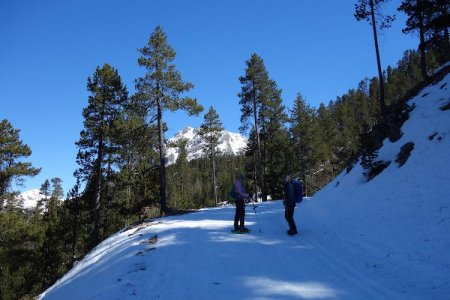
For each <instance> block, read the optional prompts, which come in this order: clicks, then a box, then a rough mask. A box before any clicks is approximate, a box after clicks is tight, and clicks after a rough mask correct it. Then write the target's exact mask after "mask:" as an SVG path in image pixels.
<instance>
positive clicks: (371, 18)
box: [354, 0, 395, 112]
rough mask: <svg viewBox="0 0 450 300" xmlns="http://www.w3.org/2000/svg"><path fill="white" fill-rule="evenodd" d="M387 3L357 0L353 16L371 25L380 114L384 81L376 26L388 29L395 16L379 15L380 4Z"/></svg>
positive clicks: (383, 106)
mask: <svg viewBox="0 0 450 300" xmlns="http://www.w3.org/2000/svg"><path fill="white" fill-rule="evenodd" d="M388 1H389V0H358V3H357V4H355V14H354V16H355V18H356V20H357V21H361V20H366V21H367V22H369V24H370V25H372V31H373V40H374V42H375V52H376V55H377V66H378V78H379V80H380V105H381V111H382V112H384V111H385V107H386V103H385V97H384V79H383V72H382V68H381V58H380V51H379V47H378V33H377V24H378V25H379V28H380V30H381V29H383V28H388V27H390V24H391V22H392V21H393V20H394V19H395V16H389V15H382V14H381V13H380V7H381V4H382V3H384V2H388Z"/></svg>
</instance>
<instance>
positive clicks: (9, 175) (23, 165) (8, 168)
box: [0, 119, 41, 211]
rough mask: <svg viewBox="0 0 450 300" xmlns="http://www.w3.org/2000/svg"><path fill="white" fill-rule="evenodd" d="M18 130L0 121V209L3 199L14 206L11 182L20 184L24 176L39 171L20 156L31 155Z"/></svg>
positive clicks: (4, 120)
mask: <svg viewBox="0 0 450 300" xmlns="http://www.w3.org/2000/svg"><path fill="white" fill-rule="evenodd" d="M19 132H20V130H18V129H14V128H13V127H12V125H11V123H10V122H9V121H8V120H7V119H3V120H2V121H1V122H0V211H2V210H3V207H4V201H5V199H7V200H8V202H10V204H11V207H14V206H15V205H14V193H11V192H10V188H11V185H12V183H13V182H15V183H16V184H18V185H21V184H22V183H23V181H24V178H23V177H25V176H36V175H37V174H39V172H40V171H41V169H40V168H34V167H33V166H32V165H31V163H29V162H22V161H21V159H22V158H26V157H29V156H30V155H31V149H30V147H29V146H28V145H26V144H24V143H23V142H22V140H20V137H19Z"/></svg>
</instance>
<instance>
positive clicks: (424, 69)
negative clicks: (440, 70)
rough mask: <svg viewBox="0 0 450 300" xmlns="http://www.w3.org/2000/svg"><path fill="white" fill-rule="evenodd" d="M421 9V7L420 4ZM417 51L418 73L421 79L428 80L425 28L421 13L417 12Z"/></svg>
mask: <svg viewBox="0 0 450 300" xmlns="http://www.w3.org/2000/svg"><path fill="white" fill-rule="evenodd" d="M421 6H422V7H423V5H422V4H421ZM418 19H419V37H420V43H419V50H420V72H421V73H422V79H423V80H426V79H427V78H428V75H427V63H426V56H425V55H426V54H425V46H426V45H425V26H424V24H423V13H422V12H419V15H418Z"/></svg>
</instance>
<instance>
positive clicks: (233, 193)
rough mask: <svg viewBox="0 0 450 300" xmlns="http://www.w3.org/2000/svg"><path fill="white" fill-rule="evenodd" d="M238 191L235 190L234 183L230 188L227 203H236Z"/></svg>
mask: <svg viewBox="0 0 450 300" xmlns="http://www.w3.org/2000/svg"><path fill="white" fill-rule="evenodd" d="M236 198H237V195H236V191H235V190H234V183H233V184H232V185H231V186H230V187H229V188H228V192H227V201H228V202H229V203H236Z"/></svg>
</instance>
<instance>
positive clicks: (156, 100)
mask: <svg viewBox="0 0 450 300" xmlns="http://www.w3.org/2000/svg"><path fill="white" fill-rule="evenodd" d="M139 52H140V53H141V56H140V57H139V59H138V63H139V66H141V67H144V68H145V69H146V70H147V73H146V74H145V76H144V77H142V78H138V79H137V80H136V90H137V94H136V98H137V99H139V100H140V101H141V102H142V103H143V106H142V107H145V108H146V111H147V113H148V114H150V113H151V111H156V121H157V123H158V137H159V159H160V162H159V168H160V170H159V173H160V174H159V175H160V180H159V183H160V203H161V208H160V209H161V214H164V213H166V212H167V178H166V177H167V176H166V161H165V159H166V158H165V145H164V131H163V112H164V110H170V111H177V110H179V109H182V110H186V111H187V112H188V114H189V115H197V114H198V113H200V112H201V111H202V110H203V107H202V106H201V105H199V104H197V100H196V99H193V98H188V97H184V98H180V95H181V94H182V93H183V92H187V91H189V90H190V89H191V88H192V87H193V84H191V83H189V82H185V81H183V80H182V79H181V75H180V73H179V72H178V71H177V70H176V69H175V66H174V65H173V64H172V61H173V60H174V59H175V51H174V50H173V48H172V47H171V46H170V45H169V44H168V43H167V37H166V34H165V33H164V32H163V30H162V28H161V27H160V26H157V27H156V29H155V31H154V32H153V34H152V35H151V36H150V39H149V41H148V44H147V45H146V46H145V47H144V48H142V49H139ZM152 117H153V116H152Z"/></svg>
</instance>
